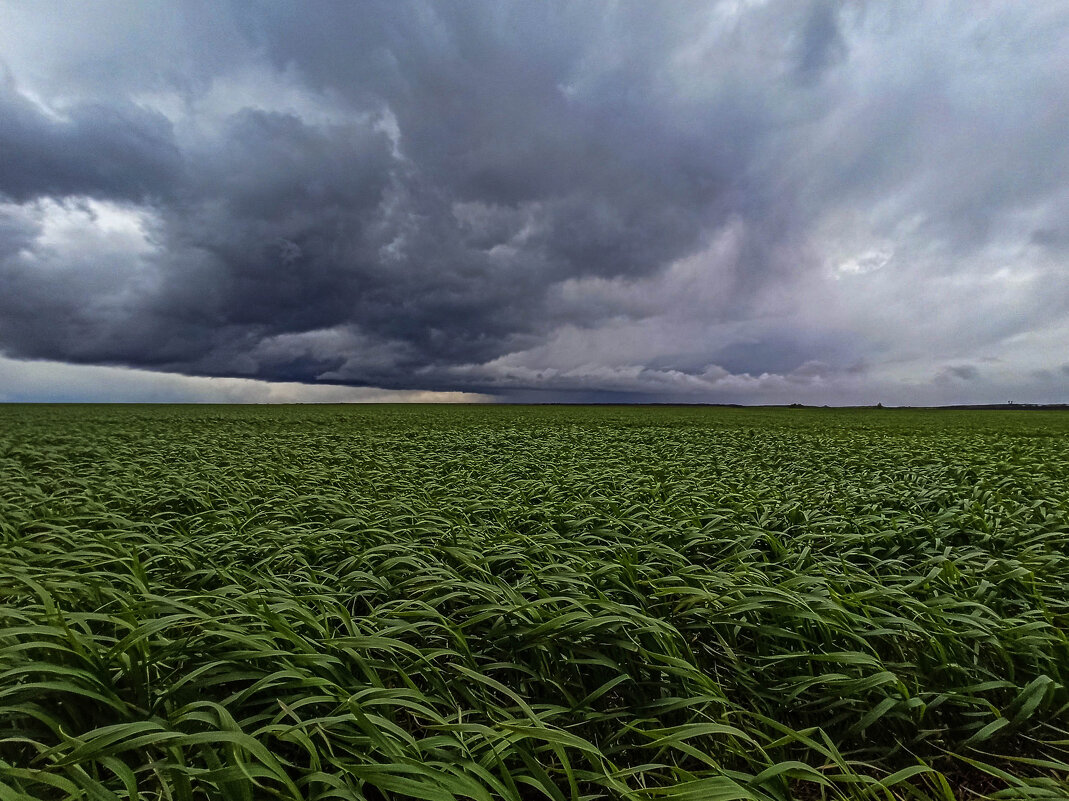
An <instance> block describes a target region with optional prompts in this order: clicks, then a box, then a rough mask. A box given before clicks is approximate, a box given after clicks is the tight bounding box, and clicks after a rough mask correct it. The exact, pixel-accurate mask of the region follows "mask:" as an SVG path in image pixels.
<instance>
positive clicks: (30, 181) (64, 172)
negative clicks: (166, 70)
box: [0, 77, 181, 201]
mask: <svg viewBox="0 0 1069 801" xmlns="http://www.w3.org/2000/svg"><path fill="white" fill-rule="evenodd" d="M0 145H2V147H3V151H2V152H3V157H2V158H0V196H5V195H6V196H7V197H9V198H11V199H14V200H16V201H25V200H31V199H33V198H36V197H41V196H64V195H94V196H98V197H109V198H121V199H124V200H143V199H145V198H146V197H151V196H154V195H163V194H166V193H168V192H170V191H171V190H172V188H173V187H174V185H175V183H176V181H178V180H179V173H180V170H181V155H180V153H179V151H178V148H177V147H176V146H175V143H174V140H173V137H172V135H171V126H170V124H169V123H168V121H167V119H166V118H165V117H163V116H162V115H160V114H157V113H153V112H151V111H146V110H145V109H143V108H140V107H139V106H136V105H134V104H132V103H115V104H111V105H103V104H77V105H74V106H72V107H70V108H68V109H65V112H64V115H63V117H62V118H60V119H53V118H52V117H50V116H49V115H47V114H46V113H45V112H44V111H43V110H42V109H40V108H39V107H37V106H36V105H35V104H33V103H32V102H30V101H29V100H28V99H27V98H26V97H24V96H23V95H21V94H19V92H18V90H17V89H16V88H15V86H14V82H13V80H12V79H11V78H10V77H9V78H8V80H7V81H0Z"/></svg>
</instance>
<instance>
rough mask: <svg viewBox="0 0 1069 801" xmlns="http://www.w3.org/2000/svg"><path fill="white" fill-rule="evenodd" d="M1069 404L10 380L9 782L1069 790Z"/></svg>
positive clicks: (0, 568) (81, 788)
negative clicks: (242, 395) (183, 389)
mask: <svg viewBox="0 0 1069 801" xmlns="http://www.w3.org/2000/svg"><path fill="white" fill-rule="evenodd" d="M1067 628H1069V415H1063V414H1058V413H1026V412H901V411H892V410H887V411H873V410H852V411H848V410H843V411H839V410H746V409H695V408H690V409H687V408H635V407H631V408H621V407H602V408H583V407H557V408H549V407H527V408H520V407H391V406H382V407H365V406H358V407H351V406H350V407H337V406H334V407H205V406H189V407H174V406H158V407H152V406H136V407H101V406H82V407H76V406H38V407H29V406H6V407H0V801H8V800H9V799H23V798H41V799H92V800H93V801H96V799H100V800H101V801H103V800H104V799H174V801H185V800H186V799H236V800H239V801H242V800H245V799H248V800H251V799H266V798H283V799H369V800H373V801H379V800H381V799H407V798H416V799H428V800H429V801H437V800H438V799H442V800H443V801H446V800H448V799H454V798H457V799H476V800H477V801H486V800H487V799H539V798H546V799H552V800H553V801H566V800H574V799H594V798H606V799H625V798H626V799H650V800H651V801H653V800H655V799H669V800H674V801H683V800H684V799H693V801H717V800H718V799H719V801H734V800H735V799H760V800H761V801H772V800H775V801H786V799H813V798H828V799H918V801H919V800H920V799H944V800H945V801H950V799H954V798H975V797H979V796H983V797H995V798H1032V799H1035V798H1051V799H1053V798H1062V799H1064V798H1066V797H1069V783H1067V776H1069V764H1067V763H1069V731H1067V729H1069V726H1067V720H1069V691H1067V677H1069V641H1067V635H1066V631H1067Z"/></svg>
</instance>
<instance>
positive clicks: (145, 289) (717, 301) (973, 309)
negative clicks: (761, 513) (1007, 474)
mask: <svg viewBox="0 0 1069 801" xmlns="http://www.w3.org/2000/svg"><path fill="white" fill-rule="evenodd" d="M60 14H64V15H73V17H74V19H72V20H71V21H70V24H67V25H64V26H62V31H57V27H56V25H55V24H54V19H55V18H56V17H57V16H58V15H60ZM5 18H6V19H7V20H8V22H7V23H6V24H5V26H4V27H3V29H2V30H0V58H2V59H3V66H2V68H0V154H3V155H2V157H0V352H2V353H3V354H4V355H6V356H7V357H8V358H9V359H15V360H51V362H59V363H68V364H82V365H98V366H107V367H108V368H109V369H119V368H136V369H138V370H142V371H144V370H152V371H156V372H155V373H152V374H151V375H158V374H176V375H184V376H200V377H220V378H232V379H246V380H251V381H265V382H284V383H297V384H306V385H314V384H327V385H339V386H343V387H344V386H352V387H378V388H384V389H385V390H389V391H401V390H405V391H408V390H412V391H428V392H437V391H444V392H475V393H490V394H493V395H495V396H497V397H500V398H505V399H509V398H523V399H532V400H533V399H545V400H552V399H569V400H584V399H612V398H618V399H625V400H692V401H729V402H761V401H768V402H791V401H794V400H800V401H804V402H829V403H837V402H843V403H851V402H862V403H863V402H875V401H876V400H882V401H884V402H898V403H909V402H915V403H933V402H952V401H977V402H982V401H988V400H996V399H997V400H1002V399H1004V397H1003V396H1005V395H1006V394H1007V393H1009V394H1011V395H1013V396H1014V397H1015V399H1017V400H1019V401H1021V402H1023V401H1026V400H1037V401H1042V400H1059V399H1063V398H1064V396H1065V395H1066V394H1067V393H1069V384H1067V383H1066V376H1067V373H1066V371H1065V369H1064V368H1063V365H1064V352H1065V347H1066V344H1067V342H1069V338H1067V337H1069V280H1067V279H1069V261H1067V259H1069V226H1067V224H1066V219H1069V140H1067V139H1066V137H1065V135H1064V130H1063V129H1064V120H1065V119H1066V117H1067V116H1069V11H1067V10H1066V8H1065V7H1064V5H1062V4H1058V3H1028V4H1016V3H1002V4H999V3H994V4H989V5H986V6H985V7H984V11H983V13H980V12H979V11H977V9H976V8H975V6H974V5H972V4H968V3H927V2H925V3H921V2H916V3H907V4H905V5H902V4H898V5H895V6H893V7H883V6H880V7H877V6H868V5H865V4H853V3H836V2H827V1H825V0H814V1H813V2H801V3H795V2H790V3H787V2H719V3H716V2H714V3H705V2H702V3H698V2H693V3H692V2H680V3H664V4H657V3H645V2H633V3H615V2H614V3H608V2H606V3H600V2H592V3H581V4H575V3H558V2H548V3H527V2H519V0H517V1H516V2H511V1H509V0H504V1H502V0H493V2H491V1H490V0H486V2H465V3H437V2H434V3H432V2H417V0H411V1H408V0H401V1H400V2H396V3H389V4H372V5H347V4H324V5H320V6H317V7H316V8H315V9H309V8H308V7H307V6H304V5H300V4H280V3H262V4H260V3H251V4H250V3H234V4H224V3H212V4H206V3H201V2H194V0H189V2H184V3H174V4H168V5H167V6H154V5H150V6H145V5H143V4H139V3H134V2H128V3H124V2H112V3H106V4H103V5H94V6H93V8H92V9H89V8H88V7H86V6H82V5H79V4H70V5H67V4H62V5H53V4H51V3H47V2H42V3H34V4H32V5H27V4H15V3H12V4H11V5H10V6H9V7H7V6H5ZM12 363H13V362H12ZM141 375H149V373H142V374H141ZM257 386H259V385H257ZM331 391H333V390H331Z"/></svg>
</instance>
